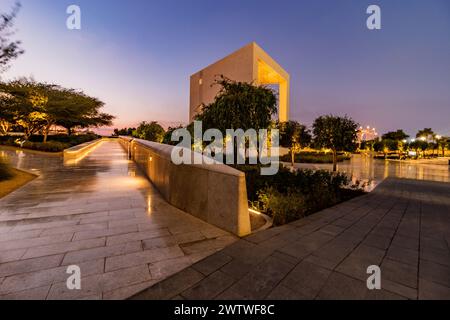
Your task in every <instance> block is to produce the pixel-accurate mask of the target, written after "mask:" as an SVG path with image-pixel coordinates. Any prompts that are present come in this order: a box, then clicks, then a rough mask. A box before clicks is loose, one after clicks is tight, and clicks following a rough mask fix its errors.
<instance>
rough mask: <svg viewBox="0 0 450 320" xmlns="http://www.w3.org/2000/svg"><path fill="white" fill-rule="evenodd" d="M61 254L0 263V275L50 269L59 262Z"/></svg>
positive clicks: (5, 275)
mask: <svg viewBox="0 0 450 320" xmlns="http://www.w3.org/2000/svg"><path fill="white" fill-rule="evenodd" d="M62 258H63V255H62V254H60V255H55V256H47V257H42V258H34V259H29V260H20V261H14V262H9V263H3V264H0V277H7V276H11V275H15V274H20V273H27V272H32V271H37V270H43V269H51V268H54V267H57V266H59V265H60V264H61V261H62Z"/></svg>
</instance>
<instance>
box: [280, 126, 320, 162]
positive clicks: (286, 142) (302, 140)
mask: <svg viewBox="0 0 450 320" xmlns="http://www.w3.org/2000/svg"><path fill="white" fill-rule="evenodd" d="M277 127H278V129H279V130H280V146H282V147H285V148H288V149H289V152H290V154H291V164H292V166H294V162H295V154H296V153H298V152H300V149H301V148H305V147H307V146H309V144H310V143H311V140H312V136H311V133H310V131H309V130H308V129H307V128H306V127H305V126H304V125H302V124H300V123H298V122H297V121H287V122H281V123H278V124H277Z"/></svg>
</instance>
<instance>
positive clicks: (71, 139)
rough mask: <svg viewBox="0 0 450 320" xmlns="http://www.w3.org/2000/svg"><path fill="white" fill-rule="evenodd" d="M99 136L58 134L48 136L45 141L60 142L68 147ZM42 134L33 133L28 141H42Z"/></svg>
mask: <svg viewBox="0 0 450 320" xmlns="http://www.w3.org/2000/svg"><path fill="white" fill-rule="evenodd" d="M98 138H99V136H98V135H96V134H82V135H71V136H69V135H66V134H58V135H53V136H48V138H47V142H60V143H65V144H67V145H69V146H70V147H73V146H76V145H79V144H82V143H85V142H89V141H92V140H96V139H98ZM43 141H44V136H42V135H34V136H32V137H31V138H30V142H43Z"/></svg>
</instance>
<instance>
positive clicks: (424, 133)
mask: <svg viewBox="0 0 450 320" xmlns="http://www.w3.org/2000/svg"><path fill="white" fill-rule="evenodd" d="M416 138H418V139H423V141H427V142H431V141H434V138H435V133H434V132H433V130H432V129H431V128H425V129H423V130H419V132H417V134H416Z"/></svg>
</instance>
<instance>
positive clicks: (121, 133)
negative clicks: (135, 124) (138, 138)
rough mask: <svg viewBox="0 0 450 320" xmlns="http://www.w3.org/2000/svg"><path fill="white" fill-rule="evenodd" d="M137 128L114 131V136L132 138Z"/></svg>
mask: <svg viewBox="0 0 450 320" xmlns="http://www.w3.org/2000/svg"><path fill="white" fill-rule="evenodd" d="M135 130H136V128H123V129H120V130H119V129H117V128H116V129H114V135H116V136H132V135H133V131H135Z"/></svg>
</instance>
